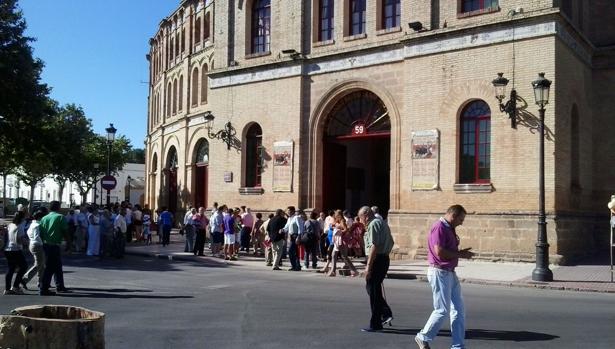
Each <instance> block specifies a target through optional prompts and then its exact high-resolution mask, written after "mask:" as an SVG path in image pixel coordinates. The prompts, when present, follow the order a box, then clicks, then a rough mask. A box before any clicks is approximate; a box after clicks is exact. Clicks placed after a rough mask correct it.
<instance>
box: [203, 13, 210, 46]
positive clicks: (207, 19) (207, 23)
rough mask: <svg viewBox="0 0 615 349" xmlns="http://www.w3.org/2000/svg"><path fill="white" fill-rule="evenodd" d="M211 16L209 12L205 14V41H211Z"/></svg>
mask: <svg viewBox="0 0 615 349" xmlns="http://www.w3.org/2000/svg"><path fill="white" fill-rule="evenodd" d="M210 17H211V15H210V13H209V12H207V13H206V14H205V23H204V24H203V37H204V38H205V40H209V35H210V29H209V28H210V26H211V19H210Z"/></svg>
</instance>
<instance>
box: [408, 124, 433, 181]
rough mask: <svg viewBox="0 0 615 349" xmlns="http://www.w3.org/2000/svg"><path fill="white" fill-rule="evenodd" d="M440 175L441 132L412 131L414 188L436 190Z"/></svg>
mask: <svg viewBox="0 0 615 349" xmlns="http://www.w3.org/2000/svg"><path fill="white" fill-rule="evenodd" d="M439 177H440V133H439V131H438V130H424V131H415V132H412V190H436V189H438V188H439V186H440V184H439Z"/></svg>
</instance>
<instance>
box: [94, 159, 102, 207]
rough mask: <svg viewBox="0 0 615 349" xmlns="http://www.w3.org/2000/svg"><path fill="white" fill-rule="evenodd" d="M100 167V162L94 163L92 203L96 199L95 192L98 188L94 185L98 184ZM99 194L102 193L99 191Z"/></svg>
mask: <svg viewBox="0 0 615 349" xmlns="http://www.w3.org/2000/svg"><path fill="white" fill-rule="evenodd" d="M99 167H100V164H99V163H98V162H96V163H94V172H95V174H94V204H96V199H97V195H96V194H97V192H98V189H97V188H96V185H97V184H98V168H99ZM100 191H102V188H101V189H100ZM100 195H101V196H102V193H100Z"/></svg>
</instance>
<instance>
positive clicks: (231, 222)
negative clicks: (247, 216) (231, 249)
mask: <svg viewBox="0 0 615 349" xmlns="http://www.w3.org/2000/svg"><path fill="white" fill-rule="evenodd" d="M224 234H229V235H230V234H235V216H233V215H232V214H228V215H226V216H224Z"/></svg>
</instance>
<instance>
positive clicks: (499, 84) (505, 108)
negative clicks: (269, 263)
mask: <svg viewBox="0 0 615 349" xmlns="http://www.w3.org/2000/svg"><path fill="white" fill-rule="evenodd" d="M508 81H509V80H508V79H507V78H505V77H504V73H498V77H497V78H495V79H494V80H493V81H492V82H491V83H492V84H493V87H494V88H495V98H496V99H497V100H498V102H499V104H500V111H501V112H504V113H506V114H508V117H509V118H510V127H512V128H517V91H516V90H515V89H514V88H513V89H512V90H511V91H510V99H509V100H508V102H506V103H502V101H503V100H504V98H506V86H507V85H508Z"/></svg>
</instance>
